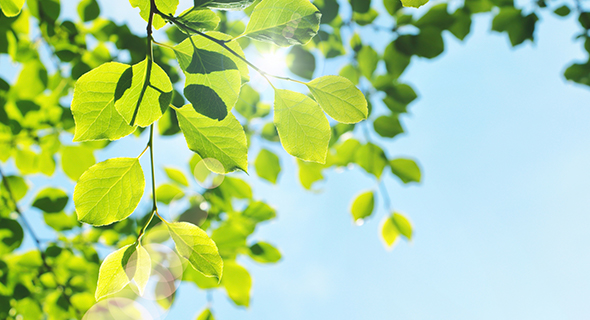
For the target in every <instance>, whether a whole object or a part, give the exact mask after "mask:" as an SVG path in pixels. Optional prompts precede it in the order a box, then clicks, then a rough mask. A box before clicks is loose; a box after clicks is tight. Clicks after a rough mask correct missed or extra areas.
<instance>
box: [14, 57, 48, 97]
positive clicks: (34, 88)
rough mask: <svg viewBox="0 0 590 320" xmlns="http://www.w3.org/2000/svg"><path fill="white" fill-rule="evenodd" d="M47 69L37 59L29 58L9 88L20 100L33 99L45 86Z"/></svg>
mask: <svg viewBox="0 0 590 320" xmlns="http://www.w3.org/2000/svg"><path fill="white" fill-rule="evenodd" d="M47 81H48V80H47V70H45V67H44V66H43V64H42V63H41V62H39V61H38V60H31V61H28V62H27V63H25V64H24V66H23V69H22V70H21V72H20V74H19V75H18V79H17V80H16V84H14V85H13V86H12V88H11V91H13V90H14V91H15V92H16V94H17V96H18V97H19V98H20V99H22V100H34V99H35V98H36V97H37V96H38V95H40V94H41V93H43V91H45V89H46V88H47Z"/></svg>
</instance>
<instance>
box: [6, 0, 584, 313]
mask: <svg viewBox="0 0 590 320" xmlns="http://www.w3.org/2000/svg"><path fill="white" fill-rule="evenodd" d="M100 2H101V4H102V8H103V13H104V12H106V11H107V10H105V9H106V8H107V5H108V6H110V7H111V8H113V7H116V8H117V9H116V10H114V11H113V12H109V13H108V14H109V15H112V16H114V17H115V18H116V19H119V20H118V21H123V19H125V21H131V22H132V23H133V24H134V27H133V30H136V31H137V32H141V30H143V28H144V24H143V22H142V20H139V19H136V18H134V16H133V14H134V11H131V10H130V8H129V10H128V9H126V8H127V7H128V5H127V2H124V3H123V2H121V3H118V2H117V1H114V0H110V1H106V0H105V1H100ZM188 2H190V1H181V6H183V5H185V7H186V6H187V5H186V3H188ZM377 2H380V1H377ZM65 3H66V2H65V1H64V4H65ZM119 8H120V9H119ZM418 10H422V9H418ZM71 12H72V14H73V12H75V11H74V10H73V9H72V10H71ZM66 14H67V12H66ZM129 17H131V18H129ZM540 18H541V21H540V23H538V24H537V30H536V31H535V38H536V41H535V43H534V44H531V43H530V42H526V43H525V44H524V45H521V46H519V47H517V48H516V49H513V48H511V47H510V45H509V41H508V38H507V36H506V34H497V33H491V32H490V31H489V30H490V24H491V16H490V15H485V14H484V15H482V16H478V18H477V19H475V20H474V24H473V28H472V33H471V34H470V35H469V36H468V38H467V39H466V41H465V42H464V43H460V42H458V41H457V40H456V39H455V38H454V37H453V36H452V35H450V34H445V35H444V36H445V45H446V50H445V53H444V54H443V55H442V56H441V57H439V58H437V59H434V60H426V59H414V60H413V61H412V64H411V66H410V67H409V70H408V71H407V72H406V74H405V75H404V77H403V80H404V81H406V82H408V83H410V84H412V85H413V86H414V88H415V89H416V91H417V92H418V93H419V94H420V98H419V99H418V100H417V102H415V103H413V104H412V105H411V108H410V109H411V112H410V114H409V115H406V116H404V117H403V124H404V126H405V128H406V131H407V133H406V134H404V135H403V136H399V137H397V138H396V139H395V140H394V141H393V143H390V142H387V143H385V142H384V143H385V146H386V152H387V154H388V155H389V156H390V157H394V156H410V157H415V158H417V159H418V160H419V162H420V164H421V166H422V168H423V183H422V184H421V185H419V186H410V187H406V186H402V185H401V184H399V183H398V182H397V181H396V180H395V179H394V178H392V177H391V174H390V173H388V174H387V177H386V184H387V188H388V190H389V193H390V196H391V198H392V202H393V206H394V207H395V208H396V209H397V210H399V211H401V212H404V213H405V214H406V215H407V216H408V217H409V218H410V220H411V221H412V223H413V225H414V228H415V238H414V240H413V241H412V242H411V243H406V242H403V241H402V242H399V243H398V245H397V246H396V247H395V249H394V250H392V251H387V250H385V249H384V247H383V245H382V243H381V240H380V239H379V235H378V231H379V230H378V228H379V223H380V221H381V219H382V218H383V217H384V216H385V215H386V214H387V213H386V212H385V210H384V209H383V201H382V199H380V198H379V199H378V200H377V201H378V203H377V205H378V207H379V210H378V212H377V213H376V214H375V215H374V217H373V218H371V219H369V220H367V221H366V223H365V224H364V225H363V226H360V227H359V226H355V225H354V224H353V223H352V218H351V216H350V213H349V206H350V203H351V200H352V198H353V197H354V195H355V194H357V193H359V192H360V191H362V190H365V189H369V188H375V184H374V181H373V180H372V179H370V178H369V177H368V176H367V175H366V174H364V172H362V171H361V170H360V169H358V168H355V169H352V170H346V171H343V172H336V171H334V170H331V171H328V172H327V174H326V176H327V181H326V182H324V183H321V184H320V189H321V190H322V192H320V193H310V192H307V191H305V190H304V189H303V188H302V187H301V186H300V184H299V182H298V181H297V178H296V167H295V165H294V160H293V159H292V158H291V157H289V156H288V155H287V154H286V153H285V152H284V151H282V152H280V155H281V164H282V166H283V171H282V173H281V176H280V179H279V182H280V183H279V185H277V186H273V185H270V184H268V183H266V182H262V181H259V180H257V179H256V177H255V175H254V174H253V175H252V176H251V177H248V178H246V179H248V181H249V182H251V183H252V185H253V188H254V193H255V195H256V196H257V197H260V198H263V199H266V200H267V201H268V202H269V203H271V204H272V205H273V206H274V207H275V208H276V209H277V212H278V219H277V220H276V221H274V222H272V223H270V224H267V225H264V226H262V227H261V228H259V229H258V231H257V232H256V234H255V235H254V238H255V239H257V240H264V241H268V242H271V243H273V244H275V245H276V246H278V247H279V248H280V249H281V252H282V253H283V257H284V258H283V260H282V261H281V262H280V263H279V264H277V265H257V264H253V263H250V262H249V261H248V260H247V259H243V260H240V262H241V263H243V264H244V265H246V266H247V267H248V269H249V270H250V272H251V274H252V276H253V278H254V286H253V297H252V302H251V307H250V308H249V309H247V310H246V309H242V308H235V307H233V305H232V303H231V302H230V301H229V300H228V299H227V298H226V297H225V293H224V292H222V291H218V292H216V293H215V294H214V295H213V304H212V308H213V311H214V313H215V316H216V319H221V320H223V319H244V320H246V319H257V320H262V319H273V320H274V319H285V320H287V319H289V320H290V319H310V320H311V319H314V320H315V319H318V320H320V319H322V320H324V319H375V320H381V319H383V320H388V319H589V318H590V304H589V303H588V299H589V298H590V273H589V272H588V270H590V254H589V250H588V247H589V245H590V232H588V226H590V214H589V213H590V196H589V195H588V194H589V193H590V169H588V164H590V126H589V125H588V124H589V123H590V106H589V105H588V101H590V99H589V98H590V95H589V91H588V89H587V88H585V87H582V86H578V85H574V84H572V83H567V82H565V80H564V79H563V75H562V74H563V71H564V69H565V67H566V66H567V65H569V64H570V63H571V62H572V61H575V60H583V59H585V58H586V53H584V52H583V51H582V49H581V46H582V44H581V43H580V42H574V41H573V38H574V36H575V35H576V34H577V33H579V32H580V27H579V26H578V25H577V23H576V21H575V20H574V19H573V18H568V19H557V18H555V17H554V16H552V15H547V14H544V15H541V17H540ZM127 19H129V20H127ZM380 23H381V24H382V25H386V24H387V20H380ZM381 39H382V38H381V37H365V38H364V39H363V40H364V41H366V42H371V43H373V44H375V46H377V47H380V48H382V47H384V46H385V45H387V44H388V43H389V41H386V42H385V41H382V40H381ZM3 64H4V61H3ZM320 65H322V63H320ZM381 67H383V66H381ZM333 69H334V68H333V66H331V65H330V64H328V65H326V67H325V68H322V70H318V71H321V72H318V73H317V74H316V76H320V75H323V74H324V73H325V74H329V73H334V72H335V71H334V70H333ZM376 110H377V112H382V111H383V110H382V109H379V108H378V109H376ZM374 138H376V135H375V136H374ZM143 146H144V144H143V142H142V143H139V144H138V142H137V140H129V141H128V142H127V141H123V142H121V143H117V144H115V145H114V146H113V147H110V148H109V149H108V152H105V153H101V154H100V155H99V157H100V158H101V160H102V159H104V158H106V157H112V156H127V155H135V154H136V153H138V152H136V151H141V149H143ZM156 148H161V151H162V153H159V154H160V155H159V156H157V158H159V159H158V161H159V162H160V163H173V164H176V165H177V166H183V165H185V164H184V161H186V160H187V159H188V157H189V156H190V152H189V151H188V150H187V149H186V147H185V143H184V141H183V140H182V137H178V138H176V139H174V140H169V139H158V140H157V141H156ZM273 149H274V150H277V151H280V148H273ZM254 156H255V153H254V154H251V155H250V158H251V159H253V158H254ZM144 160H145V159H144ZM251 171H252V172H254V168H252V169H251ZM161 178H162V176H161V175H160V179H161ZM43 181H46V180H43ZM43 181H42V180H39V182H38V184H37V186H39V184H41V183H43ZM70 187H71V186H70ZM176 303H177V307H175V308H173V311H172V312H171V313H170V314H169V316H168V318H167V319H193V318H194V317H195V314H196V313H197V309H201V308H203V307H204V306H205V305H206V296H205V293H204V292H202V291H197V290H196V289H195V287H194V286H193V285H192V284H187V285H183V286H182V287H181V288H180V289H179V292H178V296H177V301H176Z"/></svg>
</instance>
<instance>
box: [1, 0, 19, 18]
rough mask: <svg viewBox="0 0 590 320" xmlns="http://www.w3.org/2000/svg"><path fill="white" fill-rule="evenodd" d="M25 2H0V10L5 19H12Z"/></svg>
mask: <svg viewBox="0 0 590 320" xmlns="http://www.w3.org/2000/svg"><path fill="white" fill-rule="evenodd" d="M24 4H25V0H0V8H1V9H2V12H3V13H4V15H5V16H7V17H14V16H16V15H18V14H19V13H20V10H21V9H22V7H23V5H24Z"/></svg>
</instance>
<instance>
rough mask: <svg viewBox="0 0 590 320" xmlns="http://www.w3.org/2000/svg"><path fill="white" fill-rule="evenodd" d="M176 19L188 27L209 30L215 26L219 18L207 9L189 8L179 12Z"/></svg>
mask: <svg viewBox="0 0 590 320" xmlns="http://www.w3.org/2000/svg"><path fill="white" fill-rule="evenodd" d="M178 20H179V21H180V22H182V23H183V24H184V25H186V26H188V27H189V28H192V29H196V30H199V31H211V30H215V28H217V25H218V24H219V21H220V20H221V19H220V18H219V16H218V15H217V14H215V12H213V11H211V10H209V9H194V8H191V9H188V10H187V11H185V12H183V13H181V14H180V16H179V17H178Z"/></svg>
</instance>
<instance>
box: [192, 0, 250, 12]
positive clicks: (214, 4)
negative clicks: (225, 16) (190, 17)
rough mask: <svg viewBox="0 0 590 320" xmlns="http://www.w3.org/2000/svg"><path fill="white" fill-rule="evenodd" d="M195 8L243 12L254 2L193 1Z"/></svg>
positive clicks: (237, 0)
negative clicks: (203, 7)
mask: <svg viewBox="0 0 590 320" xmlns="http://www.w3.org/2000/svg"><path fill="white" fill-rule="evenodd" d="M194 1H195V7H202V6H205V7H209V8H214V9H219V10H243V9H246V8H247V7H249V6H250V5H251V4H252V3H254V1H255V0H194Z"/></svg>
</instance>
